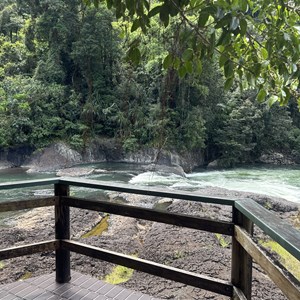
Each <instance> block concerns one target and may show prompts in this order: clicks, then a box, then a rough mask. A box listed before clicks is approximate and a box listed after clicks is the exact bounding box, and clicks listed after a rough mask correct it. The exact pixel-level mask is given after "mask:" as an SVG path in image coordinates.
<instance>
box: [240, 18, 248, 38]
mask: <svg viewBox="0 0 300 300" xmlns="http://www.w3.org/2000/svg"><path fill="white" fill-rule="evenodd" d="M240 29H241V30H240V34H241V36H244V35H245V34H246V32H247V21H246V20H245V19H241V20H240Z"/></svg>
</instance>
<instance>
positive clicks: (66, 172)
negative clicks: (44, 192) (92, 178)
mask: <svg viewBox="0 0 300 300" xmlns="http://www.w3.org/2000/svg"><path fill="white" fill-rule="evenodd" d="M94 172H95V169H93V168H80V167H78V168H66V169H62V170H59V171H58V172H57V173H56V175H57V176H68V177H77V176H86V175H91V174H93V173H94Z"/></svg>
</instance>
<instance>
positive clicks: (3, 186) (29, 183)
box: [0, 177, 60, 190]
mask: <svg viewBox="0 0 300 300" xmlns="http://www.w3.org/2000/svg"><path fill="white" fill-rule="evenodd" d="M59 181H60V179H59V178H58V177H56V178H46V179H35V180H23V181H15V182H5V183H0V190H11V189H20V188H25V187H33V186H42V185H53V184H56V183H59Z"/></svg>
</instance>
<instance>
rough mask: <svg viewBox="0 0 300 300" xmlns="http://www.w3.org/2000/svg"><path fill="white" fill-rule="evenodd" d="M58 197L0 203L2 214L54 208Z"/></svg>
mask: <svg viewBox="0 0 300 300" xmlns="http://www.w3.org/2000/svg"><path fill="white" fill-rule="evenodd" d="M56 199H57V197H54V196H53V197H47V198H39V199H36V198H35V199H29V200H17V201H5V202H0V212H6V211H16V210H22V209H29V208H37V207H45V206H53V205H54V204H55V201H56Z"/></svg>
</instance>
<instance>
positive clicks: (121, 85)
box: [0, 0, 300, 166]
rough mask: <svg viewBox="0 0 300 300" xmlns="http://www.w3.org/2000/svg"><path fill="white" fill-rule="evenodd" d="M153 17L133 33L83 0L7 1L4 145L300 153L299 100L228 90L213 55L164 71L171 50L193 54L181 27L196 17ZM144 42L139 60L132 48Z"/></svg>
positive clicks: (2, 23) (2, 8) (3, 16)
mask: <svg viewBox="0 0 300 300" xmlns="http://www.w3.org/2000/svg"><path fill="white" fill-rule="evenodd" d="M151 22H152V23H153V24H152V26H151V29H150V32H149V34H148V35H147V36H144V35H140V33H139V30H136V31H135V32H134V33H133V34H131V35H128V32H129V31H130V28H132V24H130V22H129V21H126V20H122V21H117V20H116V19H115V18H114V16H113V14H112V12H111V11H108V10H107V9H106V8H104V7H100V8H99V9H96V8H94V7H92V6H90V7H87V6H85V5H83V4H82V2H81V1H78V0H65V1H63V0H55V1H50V0H39V1H38V0H37V1H31V0H22V1H21V0H20V1H18V0H3V1H1V3H0V80H1V83H0V147H1V148H4V147H14V146H18V145H31V146H34V147H35V148H41V147H44V146H46V145H49V144H50V143H52V142H54V141H57V140H65V141H67V142H68V143H69V144H70V145H71V146H73V147H74V148H76V149H79V150H82V149H84V147H85V146H86V145H87V144H88V143H89V141H90V140H91V139H93V138H95V137H114V138H117V139H119V140H120V141H121V142H122V144H123V148H124V150H126V151H134V150H137V149H139V148H141V147H145V146H151V147H158V148H164V149H176V150H177V151H179V152H180V151H181V152H187V151H192V150H201V151H203V152H204V153H206V156H207V160H213V159H215V158H219V159H220V162H221V164H223V165H224V166H232V165H235V164H236V163H248V162H253V161H255V160H256V159H257V158H258V157H259V156H260V155H261V154H262V153H268V152H272V151H279V152H282V153H284V154H291V155H293V156H294V157H295V158H296V159H298V157H300V115H299V111H298V106H297V102H296V100H295V99H291V100H290V101H289V104H288V106H287V107H281V106H279V105H277V104H274V105H273V106H272V107H271V108H270V107H269V105H268V104H266V103H259V102H258V101H257V100H256V94H257V92H256V91H255V90H246V91H243V92H241V91H240V90H239V88H238V86H239V85H238V84H237V83H235V82H234V83H233V86H232V87H231V89H230V90H229V91H225V90H224V88H223V86H224V78H223V75H222V73H221V71H220V67H219V64H218V63H214V62H212V61H206V60H205V59H204V58H203V60H202V61H201V62H200V63H199V62H198V67H199V68H201V69H202V73H194V72H189V70H188V69H186V72H185V74H178V72H177V71H176V70H175V69H174V68H169V69H167V68H164V66H163V64H164V63H165V64H166V60H165V57H166V55H167V54H168V53H170V52H174V53H176V55H178V54H181V56H182V58H183V59H185V60H186V61H187V62H188V61H189V59H190V58H189V55H190V52H189V50H188V49H187V48H186V45H184V44H182V43H179V39H180V40H182V36H180V37H179V34H178V33H179V32H181V31H182V30H179V29H182V28H181V27H182V26H186V24H183V23H182V22H180V19H179V18H178V19H176V18H174V20H172V22H171V24H170V25H169V26H168V27H167V28H164V27H162V26H160V22H161V21H160V20H159V18H158V17H157V19H155V18H153V19H152V20H151ZM185 29H186V31H187V32H188V30H189V28H185ZM137 42H138V43H139V49H140V52H139V53H140V54H141V57H140V63H139V64H136V63H134V62H130V61H129V60H128V55H129V56H130V55H131V56H132V53H128V52H126V51H127V50H126V49H128V48H129V47H130V46H131V45H132V43H137ZM133 57H135V56H134V55H133ZM186 67H187V68H188V67H189V64H186ZM192 67H193V68H195V66H192ZM179 75H180V76H179Z"/></svg>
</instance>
